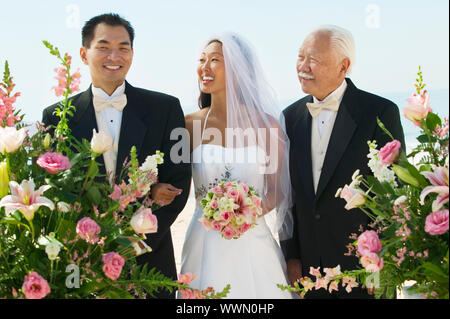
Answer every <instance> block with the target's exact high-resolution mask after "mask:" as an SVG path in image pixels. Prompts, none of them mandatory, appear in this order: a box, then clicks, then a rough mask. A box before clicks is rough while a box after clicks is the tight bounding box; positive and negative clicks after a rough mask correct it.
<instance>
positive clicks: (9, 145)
mask: <svg viewBox="0 0 450 319" xmlns="http://www.w3.org/2000/svg"><path fill="white" fill-rule="evenodd" d="M26 136H27V133H26V131H25V129H24V128H21V129H20V130H16V128H15V127H10V126H7V127H1V126H0V153H2V154H3V155H5V153H13V152H15V151H16V150H17V149H18V148H19V147H20V146H21V145H22V143H23V141H24V139H25V137H26Z"/></svg>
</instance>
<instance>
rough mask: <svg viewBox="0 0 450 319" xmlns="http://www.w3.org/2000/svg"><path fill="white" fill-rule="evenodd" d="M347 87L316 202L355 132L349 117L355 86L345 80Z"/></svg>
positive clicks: (331, 138)
mask: <svg viewBox="0 0 450 319" xmlns="http://www.w3.org/2000/svg"><path fill="white" fill-rule="evenodd" d="M347 83H348V87H347V90H346V92H345V93H344V96H343V99H342V102H341V105H340V106H339V110H338V114H337V117H336V121H335V123H334V126H333V130H332V132H331V137H330V141H329V143H328V147H327V152H326V155H325V159H324V162H323V166H322V173H321V175H320V179H319V185H318V187H317V192H316V201H317V200H318V199H319V197H320V195H321V194H322V192H323V191H324V189H325V187H326V186H327V184H328V182H329V181H330V179H331V177H332V176H333V174H334V172H335V170H336V167H337V165H338V164H339V162H340V161H341V158H342V156H343V155H344V153H345V150H346V149H347V146H348V144H349V143H350V140H351V139H352V136H353V133H354V132H355V130H356V127H357V123H356V122H355V120H354V118H353V116H352V115H351V108H352V107H353V106H354V105H355V101H354V99H355V94H354V92H355V90H356V88H355V86H354V85H353V84H352V83H351V81H350V80H348V79H347Z"/></svg>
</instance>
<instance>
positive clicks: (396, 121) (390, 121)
mask: <svg viewBox="0 0 450 319" xmlns="http://www.w3.org/2000/svg"><path fill="white" fill-rule="evenodd" d="M379 119H380V121H381V122H383V124H384V126H385V127H386V129H387V130H388V131H389V132H390V133H391V134H392V136H393V137H394V139H396V140H398V141H399V142H400V143H402V149H403V150H404V151H406V144H405V135H404V133H403V127H402V123H401V121H400V112H399V109H398V107H397V105H395V104H394V103H392V104H391V105H388V107H386V108H385V110H384V112H383V113H382V114H381V115H380V116H379ZM374 139H375V140H376V141H377V145H378V147H379V148H381V147H383V146H384V145H385V144H386V143H388V142H391V141H392V139H391V138H390V137H389V135H387V134H386V133H385V132H384V131H383V130H382V129H381V128H380V127H379V126H378V125H377V128H376V131H375V136H374Z"/></svg>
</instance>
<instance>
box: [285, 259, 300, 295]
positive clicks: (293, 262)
mask: <svg viewBox="0 0 450 319" xmlns="http://www.w3.org/2000/svg"><path fill="white" fill-rule="evenodd" d="M286 265H287V273H288V279H289V281H290V283H291V285H292V286H293V285H294V283H295V282H296V281H297V280H298V279H300V278H301V277H302V263H301V261H300V259H288V261H287V263H286ZM297 295H299V296H300V293H299V292H298V293H297Z"/></svg>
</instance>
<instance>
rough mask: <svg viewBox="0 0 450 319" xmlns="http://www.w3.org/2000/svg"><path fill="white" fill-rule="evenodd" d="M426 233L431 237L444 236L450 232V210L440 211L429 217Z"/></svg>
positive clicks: (426, 221)
mask: <svg viewBox="0 0 450 319" xmlns="http://www.w3.org/2000/svg"><path fill="white" fill-rule="evenodd" d="M425 231H426V232H427V233H429V234H430V235H442V234H445V233H446V232H448V209H446V210H438V211H436V212H434V213H431V214H430V215H428V216H427V218H426V220H425Z"/></svg>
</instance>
